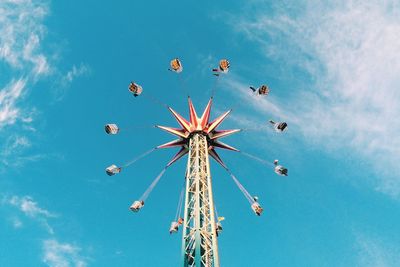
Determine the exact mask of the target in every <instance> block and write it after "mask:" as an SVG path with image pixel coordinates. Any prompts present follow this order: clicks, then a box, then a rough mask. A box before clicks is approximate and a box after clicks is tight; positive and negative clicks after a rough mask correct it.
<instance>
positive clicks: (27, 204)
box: [8, 196, 55, 218]
mask: <svg viewBox="0 0 400 267" xmlns="http://www.w3.org/2000/svg"><path fill="white" fill-rule="evenodd" d="M8 203H9V204H10V205H13V206H15V207H17V208H18V209H20V210H21V211H22V212H23V213H24V214H25V215H27V216H29V217H33V218H38V217H42V218H51V217H55V215H54V214H52V213H51V212H49V211H48V210H46V209H43V208H41V207H39V205H38V203H37V202H36V201H34V200H33V198H32V197H30V196H24V197H19V196H12V197H11V198H10V199H9V200H8Z"/></svg>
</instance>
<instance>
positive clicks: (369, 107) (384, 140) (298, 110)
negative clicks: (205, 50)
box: [235, 0, 400, 197]
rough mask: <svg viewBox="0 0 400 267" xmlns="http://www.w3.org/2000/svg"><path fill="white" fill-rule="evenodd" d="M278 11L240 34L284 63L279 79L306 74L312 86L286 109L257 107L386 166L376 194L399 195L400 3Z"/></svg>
mask: <svg viewBox="0 0 400 267" xmlns="http://www.w3.org/2000/svg"><path fill="white" fill-rule="evenodd" d="M258 4H259V3H258ZM259 10H260V9H259ZM293 10H295V12H293ZM275 11H276V13H275V14H273V15H271V14H265V12H264V13H263V12H262V11H259V13H258V14H255V15H254V16H252V17H251V20H249V19H248V17H246V18H242V20H241V21H240V22H239V23H236V24H235V25H236V26H237V27H236V28H237V29H238V30H239V31H241V32H243V33H245V35H246V36H248V37H249V39H251V40H254V41H256V42H258V43H260V44H261V47H262V52H263V53H264V54H265V56H266V57H268V58H269V59H272V60H276V61H279V62H281V63H280V64H281V66H283V67H284V71H283V72H282V77H279V78H280V79H284V74H283V73H286V75H287V74H288V73H290V70H292V69H294V68H300V69H301V70H302V71H304V72H305V73H308V74H309V75H310V76H311V79H309V80H311V84H310V85H309V88H307V87H306V86H305V85H304V84H300V85H299V87H298V88H293V90H296V91H297V92H296V93H292V95H291V97H290V98H288V99H286V100H285V101H286V102H283V101H282V103H280V105H278V106H282V107H283V106H284V107H285V108H284V109H283V110H280V109H275V106H274V103H273V102H272V101H268V100H267V101H264V100H263V101H260V102H256V104H255V105H256V106H257V108H258V109H259V110H262V111H264V112H271V110H270V109H271V108H272V109H275V110H272V112H275V111H276V112H278V111H280V112H282V113H280V114H279V115H282V117H287V118H288V119H289V120H290V119H291V120H292V124H294V125H295V126H296V127H298V128H299V129H300V130H301V131H302V133H303V135H304V137H307V138H306V139H307V140H312V142H315V143H316V144H318V145H319V146H321V145H322V146H323V147H325V148H329V149H334V150H335V149H346V148H350V149H352V151H354V152H355V153H357V154H358V155H359V156H360V157H361V158H363V159H367V160H369V161H371V162H373V163H375V162H377V159H379V161H380V162H381V163H382V164H374V168H375V169H376V170H377V171H378V172H381V175H379V176H381V177H379V178H378V179H379V180H378V181H376V189H377V190H379V191H382V192H384V193H386V194H389V195H391V196H393V197H398V196H400V179H399V177H395V175H394V173H396V172H397V173H399V172H400V168H399V165H398V164H397V159H398V158H399V157H400V135H398V134H397V133H398V132H399V131H400V121H399V120H398V119H397V117H399V116H400V105H399V103H400V91H399V82H400V76H399V73H400V54H399V53H398V51H399V50H400V35H399V34H398V33H399V32H400V3H399V2H398V1H393V0H385V1H368V2H365V1H331V2H326V1H313V2H312V3H311V2H299V3H298V4H296V7H294V5H293V4H292V5H288V4H287V3H284V4H282V5H280V6H279V7H278V8H276V10H275ZM291 12H292V13H295V14H294V15H289V14H290V13H291ZM282 62H285V63H282ZM289 75H290V74H289ZM297 78H298V77H297ZM304 82H310V81H308V80H307V81H304ZM246 98H247V97H246ZM252 102H254V101H252ZM260 103H262V104H260ZM266 104H269V106H268V105H266ZM309 122H312V123H309ZM382 174H383V175H382Z"/></svg>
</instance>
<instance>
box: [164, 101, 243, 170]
mask: <svg viewBox="0 0 400 267" xmlns="http://www.w3.org/2000/svg"><path fill="white" fill-rule="evenodd" d="M188 101H189V113H190V121H187V120H186V119H185V118H183V117H182V116H181V115H179V114H178V113H177V112H176V111H174V110H173V109H172V108H170V107H168V109H169V111H171V113H172V115H173V116H174V117H175V119H176V120H177V121H178V123H179V125H180V126H181V127H182V128H172V127H166V126H159V125H156V127H157V128H160V129H162V130H164V131H166V132H168V133H170V134H173V135H176V136H178V137H179V139H176V140H173V141H171V142H168V143H165V144H163V145H160V146H158V147H157V148H169V147H181V149H180V150H179V151H178V153H177V154H176V155H175V156H174V157H173V158H172V159H171V161H170V162H169V163H168V164H167V166H170V165H171V164H173V163H174V162H176V161H177V160H179V159H180V158H182V157H183V156H184V155H186V154H187V153H188V152H189V148H188V147H189V140H190V137H191V136H192V135H193V134H194V133H201V134H203V135H205V136H206V137H207V143H208V153H209V154H210V156H212V157H213V158H214V159H215V160H216V161H217V162H218V163H219V164H221V165H222V166H223V167H224V168H226V166H225V164H224V162H223V161H222V159H221V158H220V156H219V155H218V153H217V152H216V151H215V148H222V149H227V150H232V151H239V150H237V149H236V148H234V147H231V146H229V145H227V144H225V143H222V142H221V141H219V140H218V139H220V138H222V137H226V136H228V135H231V134H234V133H237V132H239V131H241V130H240V129H234V130H217V127H218V126H219V125H220V124H221V123H222V122H223V121H224V119H225V118H226V117H227V116H228V115H229V113H230V112H231V111H232V110H228V111H227V112H225V113H224V114H222V115H221V116H219V117H218V118H216V119H215V120H214V121H212V122H209V120H210V112H211V105H212V98H211V99H210V100H209V101H208V104H207V106H206V108H205V110H204V112H203V115H202V116H201V117H200V118H199V117H198V116H197V114H196V110H195V109H194V106H193V103H192V100H191V99H190V97H189V98H188Z"/></svg>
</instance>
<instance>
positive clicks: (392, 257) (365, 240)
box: [356, 235, 400, 267]
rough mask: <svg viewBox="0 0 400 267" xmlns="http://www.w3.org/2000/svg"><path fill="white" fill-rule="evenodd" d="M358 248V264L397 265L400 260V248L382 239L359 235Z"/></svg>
mask: <svg viewBox="0 0 400 267" xmlns="http://www.w3.org/2000/svg"><path fill="white" fill-rule="evenodd" d="M356 250H357V252H358V253H357V261H358V262H357V266H363V267H396V266H398V264H399V262H400V249H399V248H397V247H396V246H393V244H388V243H385V242H383V241H382V240H378V239H372V238H369V237H366V236H363V235H358V237H357V240H356Z"/></svg>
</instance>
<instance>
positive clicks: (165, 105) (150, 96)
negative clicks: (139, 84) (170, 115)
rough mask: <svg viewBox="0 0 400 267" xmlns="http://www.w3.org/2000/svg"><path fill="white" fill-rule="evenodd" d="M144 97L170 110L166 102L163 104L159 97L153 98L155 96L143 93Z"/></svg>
mask: <svg viewBox="0 0 400 267" xmlns="http://www.w3.org/2000/svg"><path fill="white" fill-rule="evenodd" d="M142 96H143V97H144V98H147V99H149V100H150V101H151V102H153V103H154V104H157V105H161V106H163V107H165V108H168V107H169V106H168V105H167V104H165V103H164V102H162V101H161V100H159V99H158V98H157V97H155V96H153V95H152V94H150V93H146V92H143V94H142Z"/></svg>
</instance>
